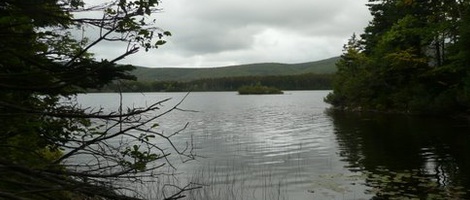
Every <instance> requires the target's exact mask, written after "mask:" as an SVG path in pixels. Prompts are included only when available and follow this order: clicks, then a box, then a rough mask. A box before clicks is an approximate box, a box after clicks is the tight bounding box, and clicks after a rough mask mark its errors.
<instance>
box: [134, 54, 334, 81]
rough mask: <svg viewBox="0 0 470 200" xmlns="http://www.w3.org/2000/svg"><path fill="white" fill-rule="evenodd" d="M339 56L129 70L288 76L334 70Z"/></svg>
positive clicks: (146, 75)
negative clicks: (311, 60)
mask: <svg viewBox="0 0 470 200" xmlns="http://www.w3.org/2000/svg"><path fill="white" fill-rule="evenodd" d="M338 59H339V57H333V58H329V59H325V60H319V61H314V62H306V63H298V64H281V63H255V64H246V65H235V66H226V67H214V68H146V67H136V69H135V70H134V71H133V72H132V74H133V75H135V76H136V77H137V78H138V80H139V81H193V80H197V79H215V78H225V77H246V76H288V75H300V74H308V73H314V74H333V73H335V72H336V68H335V63H336V62H337V61H338Z"/></svg>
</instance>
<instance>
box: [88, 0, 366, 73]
mask: <svg viewBox="0 0 470 200" xmlns="http://www.w3.org/2000/svg"><path fill="white" fill-rule="evenodd" d="M366 3H367V0H328V1H324V0H290V1H281V0H238V1H233V0H198V1H195V0H164V1H163V2H162V4H161V7H162V8H163V11H162V12H161V13H157V14H155V18H156V19H157V24H158V26H159V27H160V28H162V29H165V30H169V31H171V32H172V34H173V36H172V37H169V38H167V40H168V43H167V44H166V45H164V46H163V47H161V48H160V49H157V50H152V51H149V52H139V53H138V54H136V55H132V56H131V57H128V58H126V59H125V60H123V61H122V62H123V63H131V64H134V65H140V66H148V67H216V66H225V65H233V64H243V63H257V62H282V63H299V62H308V61H314V60H320V59H325V58H329V57H333V56H338V55H340V54H341V49H342V46H343V44H344V43H345V42H346V41H347V39H349V37H350V36H351V35H352V33H354V32H356V33H361V32H362V31H363V28H364V27H365V26H366V25H367V23H368V21H369V20H370V15H369V12H368V10H367V7H366V6H365V4H366ZM120 48H121V50H123V49H122V48H125V46H117V45H113V46H108V45H101V46H100V47H99V48H97V49H95V52H96V54H97V56H98V57H105V58H106V57H112V56H113V55H116V54H118V53H120V52H115V51H119V49H120Z"/></svg>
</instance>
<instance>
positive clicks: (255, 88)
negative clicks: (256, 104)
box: [238, 84, 284, 95]
mask: <svg viewBox="0 0 470 200" xmlns="http://www.w3.org/2000/svg"><path fill="white" fill-rule="evenodd" d="M238 94H241V95H247V94H284V92H282V91H281V90H280V89H278V88H275V87H268V86H263V85H261V84H256V85H250V86H247V85H246V86H242V87H240V88H238Z"/></svg>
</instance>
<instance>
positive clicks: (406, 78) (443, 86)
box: [326, 0, 470, 113]
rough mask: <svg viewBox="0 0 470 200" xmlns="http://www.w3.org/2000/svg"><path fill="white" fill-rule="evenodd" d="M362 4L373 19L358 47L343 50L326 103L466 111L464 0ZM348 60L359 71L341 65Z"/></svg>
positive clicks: (417, 110)
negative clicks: (359, 58)
mask: <svg viewBox="0 0 470 200" xmlns="http://www.w3.org/2000/svg"><path fill="white" fill-rule="evenodd" d="M368 6H369V8H370V11H371V14H372V16H373V17H374V18H373V20H372V21H371V23H370V24H369V26H367V27H366V28H365V33H364V34H363V35H361V36H362V39H361V40H360V42H359V43H360V44H362V45H363V50H362V51H351V50H349V51H345V53H344V54H343V56H342V60H340V61H339V62H338V64H337V66H338V75H337V76H336V80H335V90H334V92H333V93H332V94H331V95H330V96H329V97H328V98H327V99H326V100H327V102H330V103H332V104H333V105H334V106H337V107H342V108H353V109H359V108H360V109H365V110H381V111H393V112H413V113H455V112H461V111H464V112H466V110H468V109H469V108H470V105H469V104H468V96H467V95H462V94H466V93H465V92H464V91H465V89H464V87H463V85H465V82H466V81H465V80H466V77H468V74H467V71H468V70H467V68H466V67H465V66H466V65H467V64H464V63H465V61H464V60H465V59H467V58H465V56H462V55H463V54H464V53H463V52H465V51H466V49H467V47H464V45H462V43H464V42H465V37H466V36H465V31H466V30H467V29H468V28H467V25H465V23H464V22H465V20H466V19H465V16H464V14H465V13H467V12H468V11H467V9H468V2H466V1H452V0H450V1H427V0H389V1H383V0H370V1H369V4H368ZM348 46H351V44H349V45H348ZM349 49H354V48H352V47H350V48H349ZM458 55H460V56H458ZM350 57H356V58H357V57H362V59H361V60H365V61H366V62H355V61H351V60H350V59H349V58H350ZM352 63H354V65H353V66H355V65H357V64H359V65H360V67H355V68H356V69H357V68H360V69H363V70H362V71H361V70H359V72H361V73H358V71H357V70H355V71H351V69H350V68H348V67H347V66H351V65H352Z"/></svg>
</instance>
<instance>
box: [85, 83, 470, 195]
mask: <svg viewBox="0 0 470 200" xmlns="http://www.w3.org/2000/svg"><path fill="white" fill-rule="evenodd" d="M328 92H329V91H292V92H290V91H289V92H286V94H284V95H264V96H243V95H237V93H235V92H198V93H191V94H190V95H189V96H188V97H187V98H186V99H185V101H184V102H183V103H182V104H181V106H180V108H183V109H188V110H196V111H198V112H183V111H176V112H172V113H170V114H168V115H166V116H164V117H163V118H161V119H159V120H158V123H159V124H160V129H161V130H163V131H164V132H166V133H171V132H174V131H177V130H179V129H181V128H182V127H184V125H185V124H186V123H189V126H188V127H187V128H186V129H185V130H184V131H182V132H181V133H180V134H179V135H178V136H176V137H175V138H174V141H175V143H177V145H181V146H182V145H185V144H186V142H188V141H192V144H193V146H194V152H195V153H196V154H197V155H199V156H201V157H200V158H197V160H195V161H191V162H186V163H181V162H178V161H177V160H175V161H174V163H175V165H177V166H178V172H181V174H180V177H181V178H180V179H178V180H179V181H181V182H185V181H186V182H187V181H193V182H198V183H201V184H205V185H207V186H206V187H204V189H202V190H199V191H195V192H194V193H192V194H190V197H191V198H194V199H210V198H212V199H294V200H296V199H371V198H379V199H389V198H398V199H402V198H404V197H410V198H411V197H416V198H420V199H425V198H437V199H442V198H444V199H449V198H454V199H465V198H469V197H470V196H469V195H468V193H469V189H470V187H469V186H470V177H469V174H470V171H469V170H470V156H469V155H470V154H469V153H470V126H469V124H470V123H469V122H468V121H458V120H449V119H447V120H446V119H436V118H423V117H407V116H393V115H365V114H362V115H361V114H351V113H341V112H334V111H329V110H328V109H327V108H328V107H329V106H328V105H327V104H325V103H323V97H324V96H326V94H327V93H328ZM184 95H185V94H184V93H145V94H141V93H130V94H124V95H123V102H124V104H125V105H127V106H130V107H139V106H145V105H150V104H151V103H153V102H156V101H159V100H162V99H164V98H168V97H171V98H173V99H172V101H170V102H167V103H165V104H164V106H163V110H164V109H169V108H171V107H172V106H173V105H174V104H175V103H177V102H178V101H179V100H181V99H182V98H183V96H184ZM78 101H79V102H81V103H82V104H83V105H84V106H101V107H105V108H116V107H117V105H119V95H117V94H88V95H79V96H78ZM162 145H164V144H162Z"/></svg>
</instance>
